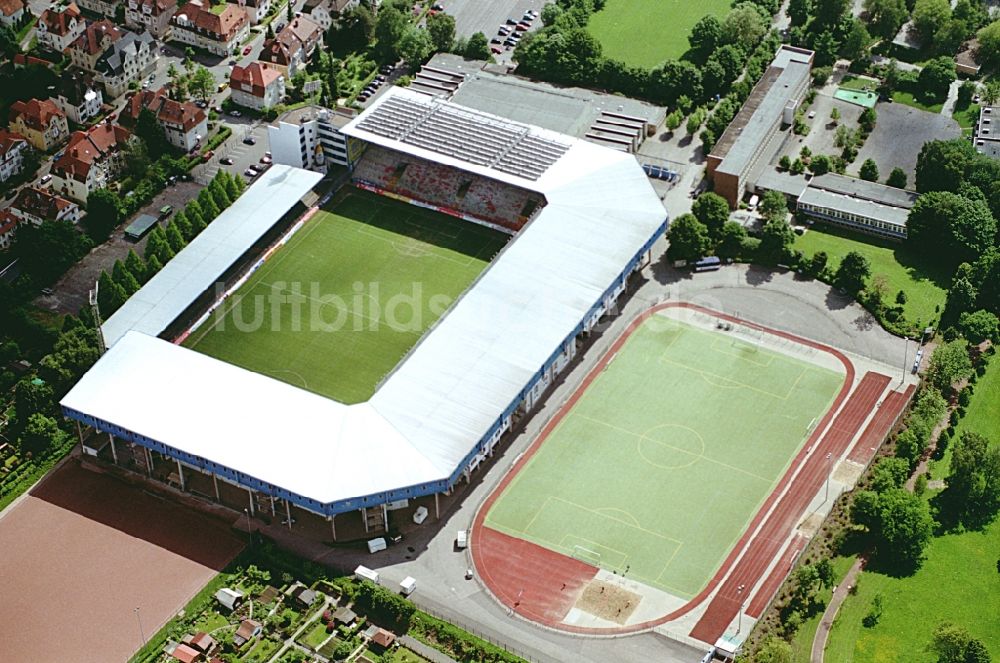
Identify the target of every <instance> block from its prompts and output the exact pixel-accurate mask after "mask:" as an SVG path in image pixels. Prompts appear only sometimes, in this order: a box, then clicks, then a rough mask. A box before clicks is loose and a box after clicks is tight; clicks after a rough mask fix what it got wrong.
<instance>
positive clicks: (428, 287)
mask: <svg viewBox="0 0 1000 663" xmlns="http://www.w3.org/2000/svg"><path fill="white" fill-rule="evenodd" d="M508 239H509V238H508V237H507V236H506V235H504V234H502V233H499V232H496V231H493V230H490V229H488V228H483V227H481V226H477V225H475V224H473V223H470V222H468V221H463V220H460V219H456V218H453V217H450V216H447V215H445V214H440V213H438V212H432V211H430V210H424V209H422V208H419V207H414V206H412V205H407V204H405V203H402V202H397V201H394V200H391V199H387V198H383V197H380V196H376V195H374V194H370V193H367V192H364V191H353V190H352V191H351V192H350V193H348V194H347V195H346V196H342V197H339V198H338V199H336V202H334V203H333V204H332V205H331V206H330V207H329V209H328V210H321V211H319V212H318V213H316V214H315V215H314V216H313V217H312V218H310V219H309V220H308V221H306V222H305V225H304V226H303V227H302V228H300V229H299V230H298V231H297V232H296V233H295V234H294V235H293V236H292V237H291V239H290V240H289V241H288V243H287V244H286V245H285V246H283V247H281V248H279V249H278V250H277V251H276V252H275V253H274V254H273V255H272V256H271V257H270V258H269V259H268V260H267V261H266V262H265V263H264V264H263V265H262V266H261V267H260V268H259V269H258V270H257V271H256V272H254V274H253V275H252V276H251V277H250V279H249V280H248V281H247V282H246V283H245V284H243V286H242V287H240V288H239V289H238V290H237V291H236V292H235V293H233V294H232V295H231V296H230V297H229V298H228V299H227V300H226V302H225V303H224V304H223V305H222V306H221V307H219V308H218V309H217V310H216V311H215V312H214V313H213V314H212V316H211V317H210V318H209V320H208V321H207V322H205V323H204V324H203V325H202V326H201V327H200V328H199V329H197V330H195V331H194V332H193V333H192V334H191V335H190V336H189V337H188V338H187V339H186V340H185V342H184V345H186V346H187V347H190V348H193V349H195V350H197V351H199V352H203V353H205V354H207V355H210V356H212V357H216V358H218V359H221V360H223V361H227V362H229V363H232V364H235V365H237V366H241V367H243V368H247V369H249V370H252V371H256V372H258V373H262V374H264V375H268V376H270V377H273V378H276V379H278V380H282V381H284V382H287V383H289V384H293V385H295V386H298V387H302V388H304V389H308V390H309V391H312V392H315V393H318V394H322V395H324V396H328V397H330V398H333V399H335V400H338V401H341V402H344V403H357V402H361V401H365V400H367V399H368V398H369V397H370V396H371V395H372V394H373V393H374V390H375V387H376V385H377V384H378V383H379V381H380V380H381V379H382V378H383V377H384V376H385V375H386V374H388V373H389V372H390V371H391V370H392V369H393V368H394V367H395V366H396V364H397V363H398V362H399V360H400V359H401V358H402V357H403V355H405V354H406V352H407V351H409V349H410V348H412V347H413V345H414V344H415V343H416V342H417V341H418V340H419V339H420V337H421V335H422V334H423V333H424V332H425V331H426V330H427V329H428V328H429V327H430V326H431V325H433V324H434V322H436V321H437V320H438V319H439V318H440V317H441V315H442V314H443V313H444V312H445V311H446V310H447V308H448V306H449V305H450V304H451V303H452V302H453V301H454V300H455V299H456V298H457V297H458V296H459V295H461V293H462V292H463V291H465V289H466V288H467V287H468V286H469V285H470V284H471V283H472V281H474V280H475V278H476V277H477V276H479V274H480V273H481V272H482V271H483V270H484V269H485V268H486V266H487V265H488V264H489V261H490V260H491V259H492V258H493V256H494V255H496V253H497V252H499V251H500V249H502V248H503V246H504V244H506V242H507V240H508Z"/></svg>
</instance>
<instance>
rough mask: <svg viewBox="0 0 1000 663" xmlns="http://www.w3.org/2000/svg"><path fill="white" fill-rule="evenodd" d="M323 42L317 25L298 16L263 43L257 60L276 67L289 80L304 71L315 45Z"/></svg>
mask: <svg viewBox="0 0 1000 663" xmlns="http://www.w3.org/2000/svg"><path fill="white" fill-rule="evenodd" d="M322 40H323V29H322V28H321V27H320V26H319V24H317V23H314V22H313V21H311V20H309V19H308V18H305V17H304V16H300V17H299V18H296V19H293V20H292V22H291V23H289V24H288V25H286V26H285V27H284V28H282V29H281V31H280V32H279V33H278V34H277V35H275V36H274V38H273V39H268V40H267V41H265V42H264V48H263V50H261V52H260V57H259V59H260V60H261V61H262V62H269V63H271V64H273V65H276V66H277V67H279V68H280V69H282V71H283V72H284V74H285V75H286V76H287V77H288V78H291V77H292V76H294V75H295V74H297V73H298V72H299V71H301V70H304V69H305V65H306V62H308V60H309V58H310V57H312V54H313V51H315V50H316V46H317V44H319V43H320V42H321V41H322Z"/></svg>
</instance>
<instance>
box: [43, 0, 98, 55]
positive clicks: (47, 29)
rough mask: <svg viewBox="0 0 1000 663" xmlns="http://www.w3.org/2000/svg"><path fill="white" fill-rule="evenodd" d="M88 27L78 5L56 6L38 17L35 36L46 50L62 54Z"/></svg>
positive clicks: (65, 4) (71, 3)
mask: <svg viewBox="0 0 1000 663" xmlns="http://www.w3.org/2000/svg"><path fill="white" fill-rule="evenodd" d="M86 27H87V24H86V21H84V20H83V16H81V15H80V8H79V7H77V6H76V3H74V2H70V3H63V4H54V5H52V6H51V7H49V8H48V9H46V10H45V11H43V12H42V15H41V16H39V17H38V25H36V26H35V35H36V36H37V37H38V43H39V44H40V45H42V46H44V47H45V48H48V49H50V50H53V51H56V52H58V53H62V52H63V51H65V50H66V47H67V46H69V45H70V44H72V43H73V41H74V40H75V39H76V38H77V37H79V36H80V35H81V34H82V33H83V31H84V29H85V28H86Z"/></svg>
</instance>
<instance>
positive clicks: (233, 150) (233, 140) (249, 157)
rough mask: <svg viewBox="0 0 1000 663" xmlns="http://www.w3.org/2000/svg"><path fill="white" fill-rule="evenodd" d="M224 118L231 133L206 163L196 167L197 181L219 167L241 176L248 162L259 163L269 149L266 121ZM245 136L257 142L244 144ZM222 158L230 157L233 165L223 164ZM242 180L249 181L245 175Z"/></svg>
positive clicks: (205, 179) (204, 179)
mask: <svg viewBox="0 0 1000 663" xmlns="http://www.w3.org/2000/svg"><path fill="white" fill-rule="evenodd" d="M226 120H227V122H226V123H227V124H228V125H229V127H230V128H231V129H232V130H233V135H232V136H230V137H229V140H227V141H226V142H225V143H223V144H222V145H220V146H219V147H218V149H216V150H215V155H214V156H213V157H212V159H211V160H210V161H209V162H208V163H207V164H205V165H204V166H202V167H201V168H199V169H197V172H196V173H195V174H194V175H195V178H196V179H198V180H199V181H202V182H207V181H208V180H210V179H211V178H212V177H214V176H215V173H217V172H218V171H219V169H221V168H225V169H226V170H228V171H229V172H230V173H232V174H233V175H237V176H239V177H243V171H245V170H246V168H247V166H249V165H250V164H257V165H260V158H261V157H262V156H264V152H267V151H268V149H269V147H268V141H267V123H266V122H260V123H252V122H250V121H245V122H234V121H231V120H233V118H228V117H227V118H226ZM247 136H253V137H254V139H255V140H256V141H257V143H256V144H255V145H247V144H245V143H244V142H243V139H244V138H246V137H247ZM224 158H229V159H232V160H233V165H231V166H226V165H223V164H222V163H221V162H220V159H224ZM243 180H244V181H245V182H247V183H248V184H249V182H250V180H249V179H248V178H246V177H243Z"/></svg>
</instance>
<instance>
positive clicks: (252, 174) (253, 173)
mask: <svg viewBox="0 0 1000 663" xmlns="http://www.w3.org/2000/svg"><path fill="white" fill-rule="evenodd" d="M243 174H244V175H246V176H247V177H249V178H250V179H253V178H255V177H257V171H256V170H254V169H253V168H247V169H246V170H244V171H243Z"/></svg>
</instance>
